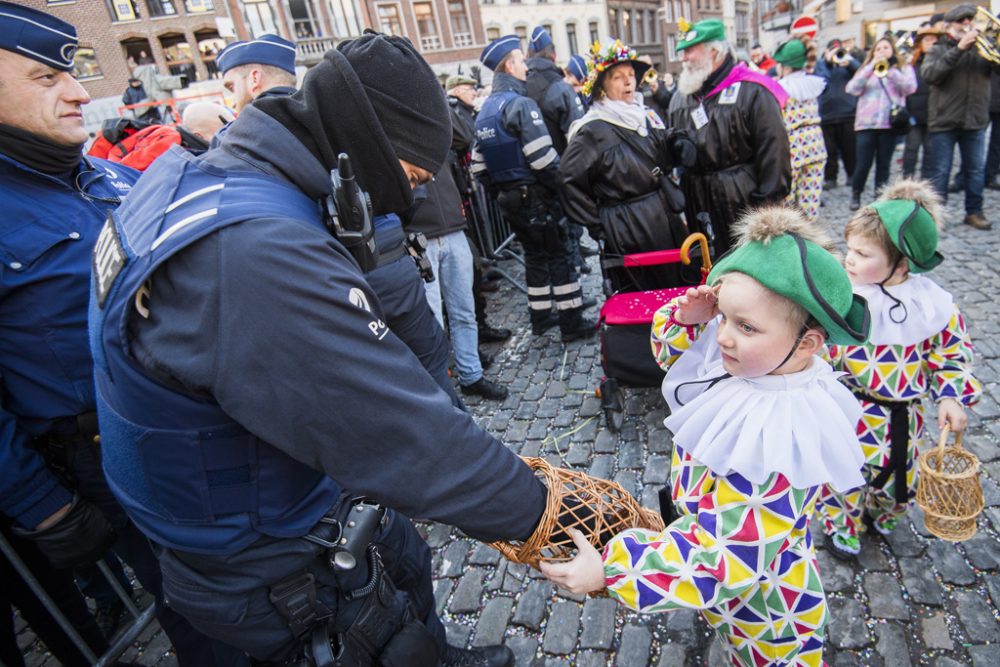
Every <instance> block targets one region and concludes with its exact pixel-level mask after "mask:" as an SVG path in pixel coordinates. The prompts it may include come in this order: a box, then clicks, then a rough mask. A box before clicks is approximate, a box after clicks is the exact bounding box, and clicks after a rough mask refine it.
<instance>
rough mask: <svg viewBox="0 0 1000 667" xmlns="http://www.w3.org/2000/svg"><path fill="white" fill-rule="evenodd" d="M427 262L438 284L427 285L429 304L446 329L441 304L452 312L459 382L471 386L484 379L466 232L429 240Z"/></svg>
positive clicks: (452, 333) (452, 329)
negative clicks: (480, 360)
mask: <svg viewBox="0 0 1000 667" xmlns="http://www.w3.org/2000/svg"><path fill="white" fill-rule="evenodd" d="M427 260H428V261H429V262H430V263H431V266H432V267H433V269H434V282H430V283H424V289H425V290H426V291H427V303H428V304H430V307H431V310H432V311H434V317H436V318H437V321H438V322H439V323H440V324H441V326H442V327H443V326H444V317H443V316H442V314H441V302H442V300H443V301H444V307H445V308H447V309H448V332H449V335H450V336H451V349H452V351H454V353H455V365H456V366H458V381H459V382H460V383H461V384H464V385H469V384H472V383H473V382H476V381H478V380H479V378H481V377H483V367H482V364H480V362H479V327H478V325H477V324H476V303H475V299H474V298H473V296H472V252H470V250H469V242H468V241H467V240H466V238H465V232H462V231H457V232H452V233H450V234H445V235H444V236H439V237H437V238H434V239H428V241H427Z"/></svg>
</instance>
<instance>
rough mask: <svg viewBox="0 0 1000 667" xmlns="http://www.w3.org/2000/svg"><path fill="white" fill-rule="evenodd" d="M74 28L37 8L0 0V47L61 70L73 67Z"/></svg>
mask: <svg viewBox="0 0 1000 667" xmlns="http://www.w3.org/2000/svg"><path fill="white" fill-rule="evenodd" d="M78 45H79V42H78V41H77V39H76V28H74V27H73V26H71V25H70V24H69V23H66V22H65V21H61V20H59V19H57V18H56V17H55V16H51V15H50V14H46V13H45V12H40V11H38V10H37V9H31V8H29V7H22V6H21V5H15V4H13V3H10V2H0V49H6V50H7V51H12V52H14V53H17V54H18V55H22V56H24V57H25V58H31V59H32V60H37V61H38V62H40V63H44V64H46V65H48V66H49V67H53V68H55V69H58V70H62V71H64V72H70V71H72V70H73V56H75V55H76V47H77V46H78Z"/></svg>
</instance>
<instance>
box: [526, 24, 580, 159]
mask: <svg viewBox="0 0 1000 667" xmlns="http://www.w3.org/2000/svg"><path fill="white" fill-rule="evenodd" d="M528 56H529V57H528V59H527V60H526V61H525V64H526V65H527V66H528V78H527V80H526V83H527V94H528V97H530V98H531V99H533V100H534V101H535V104H537V105H538V108H539V109H541V110H542V118H544V119H545V127H546V128H547V129H548V131H549V136H550V137H552V146H553V147H555V149H556V153H559V155H562V154H563V151H564V150H566V134H567V133H568V132H569V126H570V125H571V124H572V123H573V121H575V120H579V119H580V118H583V113H584V109H583V104H581V102H580V98H579V97H577V96H576V94H575V93H574V92H573V88H572V87H571V86H570V85H569V84H568V83H566V81H564V80H563V77H564V76H565V75H564V73H563V71H562V70H561V69H560V68H559V67H557V66H556V47H555V45H554V44H553V43H552V36H551V35H550V34H549V31H548V30H546V29H545V28H543V27H542V26H537V27H536V28H535V29H534V30H532V31H531V41H530V42H529V44H528Z"/></svg>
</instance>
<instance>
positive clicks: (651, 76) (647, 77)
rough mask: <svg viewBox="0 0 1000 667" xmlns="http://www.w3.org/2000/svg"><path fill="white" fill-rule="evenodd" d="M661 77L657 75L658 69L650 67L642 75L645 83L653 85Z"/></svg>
mask: <svg viewBox="0 0 1000 667" xmlns="http://www.w3.org/2000/svg"><path fill="white" fill-rule="evenodd" d="M659 76H660V75H659V74H658V73H657V71H656V68H655V67H650V68H649V69H648V70H646V73H645V74H643V75H642V81H643V83H646V84H649V85H653V83H654V82H655V81H656V79H657V77H659Z"/></svg>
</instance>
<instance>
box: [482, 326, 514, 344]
mask: <svg viewBox="0 0 1000 667" xmlns="http://www.w3.org/2000/svg"><path fill="white" fill-rule="evenodd" d="M508 338H510V329H504V328H503V327H491V326H490V325H489V324H480V325H479V342H480V343H500V342H503V341H505V340H507V339H508Z"/></svg>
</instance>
